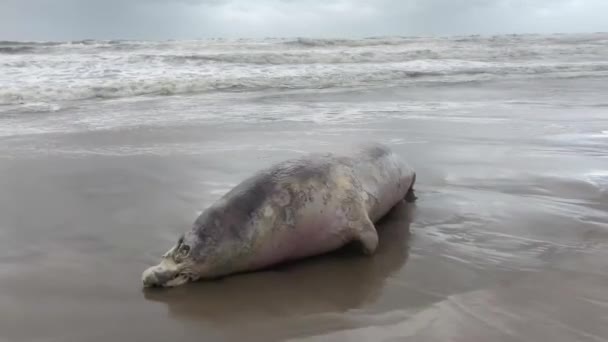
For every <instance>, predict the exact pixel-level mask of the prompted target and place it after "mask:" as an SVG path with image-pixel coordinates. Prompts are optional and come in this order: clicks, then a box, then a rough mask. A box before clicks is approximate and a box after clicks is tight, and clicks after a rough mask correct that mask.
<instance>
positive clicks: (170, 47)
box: [0, 34, 608, 111]
mask: <svg viewBox="0 0 608 342" xmlns="http://www.w3.org/2000/svg"><path fill="white" fill-rule="evenodd" d="M606 42H608V35H606V34H591V35H552V36H542V35H528V36H526V35H506V36H496V37H481V36H470V37H452V38H416V37H377V38H366V39H309V38H298V39H275V38H268V39H261V40H250V39H236V40H235V39H232V40H231V39H210V40H192V41H128V40H105V41H100V40H81V41H70V42H17V41H0V68H2V70H3V73H2V75H0V85H1V87H0V105H12V106H15V105H24V106H25V105H27V104H31V103H48V102H51V103H57V102H61V101H72V100H81V99H90V98H121V97H131V96H141V95H174V94H190V93H201V92H217V91H259V90H264V89H279V90H281V89H328V88H334V89H339V88H352V87H367V86H370V87H375V86H378V85H381V86H394V85H407V84H413V83H417V82H418V83H421V84H434V83H441V84H443V83H459V82H474V81H487V80H495V79H502V78H522V77H528V78H529V77H532V78H534V77H594V76H598V75H599V76H605V74H606V73H608V61H606V60H605V57H604V56H606V55H607V54H608V44H605V43H606ZM28 108H29V107H28ZM36 108H38V107H36ZM49 108H57V107H56V106H50V107H49ZM0 111H3V110H0Z"/></svg>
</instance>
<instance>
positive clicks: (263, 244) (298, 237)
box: [142, 144, 416, 287]
mask: <svg viewBox="0 0 608 342" xmlns="http://www.w3.org/2000/svg"><path fill="white" fill-rule="evenodd" d="M415 181H416V173H415V172H414V170H413V169H412V168H411V167H410V166H409V165H408V164H406V163H405V161H403V160H402V159H401V158H399V157H398V156H397V155H396V154H394V153H393V152H392V151H391V150H390V149H389V148H388V147H387V146H385V145H382V144H366V145H363V146H359V147H358V148H357V149H356V150H355V151H354V152H352V153H348V154H336V153H325V154H321V153H312V154H309V155H306V156H303V157H300V158H295V159H290V160H286V161H283V162H281V163H278V164H275V165H273V166H271V167H269V168H266V169H263V170H260V171H258V172H257V173H255V174H254V175H253V176H251V177H250V178H248V179H246V180H244V181H243V182H242V183H240V184H239V185H237V186H236V187H234V188H233V189H232V190H230V191H229V192H228V193H226V194H225V195H224V196H222V197H221V198H220V199H219V200H218V201H217V202H215V203H214V204H213V205H211V206H210V207H208V208H207V209H205V210H204V211H203V212H202V213H201V214H200V216H199V217H198V218H197V219H196V221H195V222H194V224H193V226H192V227H191V229H189V230H188V231H187V232H186V233H185V234H182V235H181V236H180V238H179V239H178V241H177V243H176V244H175V245H174V246H173V247H172V248H171V249H170V250H169V251H168V252H166V253H165V254H164V255H163V256H162V259H161V262H160V263H159V264H158V265H156V266H152V267H150V268H148V269H146V270H145V271H144V272H143V274H142V281H143V284H144V286H145V287H156V286H160V287H173V286H178V285H181V284H184V283H186V282H188V281H197V280H200V279H212V278H217V277H221V276H226V275H229V274H233V273H238V272H245V271H254V270H259V269H262V268H265V267H269V266H272V265H276V264H279V263H283V262H286V261H292V260H296V259H300V258H305V257H309V256H313V255H318V254H323V253H326V252H330V251H333V250H336V249H338V248H341V247H343V246H345V245H346V244H349V243H352V242H358V243H359V244H360V246H361V251H362V252H363V254H365V255H371V254H373V253H374V252H375V250H376V248H377V246H378V233H377V231H376V227H375V225H374V223H376V222H377V221H378V220H380V219H381V218H382V217H383V216H384V215H386V214H387V213H388V212H389V211H390V210H391V209H392V208H393V207H394V206H395V205H396V204H398V203H399V202H400V201H402V200H405V201H407V202H412V201H414V200H415V199H416V196H415V195H414V188H413V186H414V183H415Z"/></svg>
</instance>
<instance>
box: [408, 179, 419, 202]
mask: <svg viewBox="0 0 608 342" xmlns="http://www.w3.org/2000/svg"><path fill="white" fill-rule="evenodd" d="M414 183H416V173H414V175H413V176H412V184H411V185H410V188H409V189H408V190H407V193H406V194H405V201H406V202H407V203H413V202H416V200H417V199H418V197H416V194H415V192H414Z"/></svg>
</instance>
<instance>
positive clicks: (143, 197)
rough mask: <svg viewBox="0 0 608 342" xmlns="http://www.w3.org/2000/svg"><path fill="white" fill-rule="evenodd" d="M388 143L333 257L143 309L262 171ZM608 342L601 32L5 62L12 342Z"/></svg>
mask: <svg viewBox="0 0 608 342" xmlns="http://www.w3.org/2000/svg"><path fill="white" fill-rule="evenodd" d="M365 141H378V142H382V143H385V144H388V145H390V146H391V148H393V149H394V150H395V151H396V152H397V153H398V154H400V155H401V156H403V158H405V159H406V160H407V161H408V162H409V163H410V164H411V165H412V166H413V167H414V168H415V169H416V171H417V186H416V189H417V195H418V197H419V199H418V201H417V202H416V203H415V204H413V205H406V204H404V203H401V204H399V205H398V206H397V207H396V208H395V210H393V212H391V214H390V215H389V216H387V217H386V218H385V219H384V220H383V221H382V222H380V223H379V224H378V229H379V231H380V247H379V251H378V253H377V254H376V255H375V256H373V257H371V258H367V257H362V256H359V255H356V254H353V253H345V252H342V251H338V252H336V253H330V254H328V255H324V256H320V257H316V258H310V259H308V260H304V261H302V262H297V263H294V264H289V265H283V266H281V267H276V268H271V269H268V270H264V271H261V272H254V273H247V274H241V275H237V276H233V277H227V278H224V279H222V280H217V281H210V282H199V283H195V284H192V285H188V286H184V287H180V288H175V289H171V290H144V289H143V288H142V284H141V273H142V272H143V270H144V269H145V268H146V267H148V266H149V265H152V264H154V263H156V262H158V260H159V258H160V256H161V255H162V254H163V253H164V252H165V251H166V250H167V249H168V248H170V247H171V246H172V244H173V243H175V241H176V239H177V237H178V235H179V234H180V233H182V232H183V231H185V230H187V229H189V227H190V226H191V224H192V222H193V221H194V220H195V219H196V217H197V215H198V214H199V213H200V212H201V211H202V210H203V209H204V208H205V207H206V206H208V205H210V204H211V203H213V201H215V200H217V199H218V198H219V197H220V196H221V195H222V194H223V193H225V192H226V191H228V190H229V189H230V188H231V187H233V186H234V185H236V184H238V183H239V182H240V181H242V180H244V179H245V178H246V177H248V176H249V175H251V174H253V173H254V172H255V171H257V170H259V169H261V168H264V167H266V166H268V165H270V164H272V163H274V162H277V161H280V160H283V159H285V158H290V157H295V156H299V155H302V154H303V153H307V152H311V151H340V150H342V151H343V150H344V149H349V148H350V146H351V144H356V143H359V142H365ZM193 339H196V340H204V341H244V340H246V341H300V342H301V341H463V342H470V341H556V342H558V341H567V342H571V341H594V342H597V341H608V34H607V33H590V34H576V35H565V34H555V35H503V36H462V37H436V38H429V37H372V38H367V39H310V38H283V39H279V38H268V39H258V40H251V39H240V40H224V39H215V40H195V41H154V42H153V41H126V40H125V41H123V40H116V41H96V40H85V41H74V42H12V41H1V42H0V341H1V342H5V341H6V342H8V341H10V342H13V341H15V342H21V341H23V342H25V341H28V342H32V341H45V342H46V341H57V342H59V341H61V342H67V341H79V342H83V341H108V340H110V341H175V340H180V341H181V340H193Z"/></svg>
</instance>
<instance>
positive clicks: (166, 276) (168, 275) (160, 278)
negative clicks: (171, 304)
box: [141, 265, 178, 287]
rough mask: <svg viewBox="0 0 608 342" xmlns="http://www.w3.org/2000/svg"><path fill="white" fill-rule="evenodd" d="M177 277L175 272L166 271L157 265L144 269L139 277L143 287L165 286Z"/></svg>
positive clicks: (166, 269)
mask: <svg viewBox="0 0 608 342" xmlns="http://www.w3.org/2000/svg"><path fill="white" fill-rule="evenodd" d="M177 275H178V272H177V271H175V270H171V269H168V268H166V267H163V266H162V265H157V266H152V267H149V268H148V269H146V270H145V271H144V272H143V274H142V276H141V280H142V282H143V285H144V287H158V286H166V285H167V283H168V282H169V281H171V280H173V279H175V277H176V276H177Z"/></svg>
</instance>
